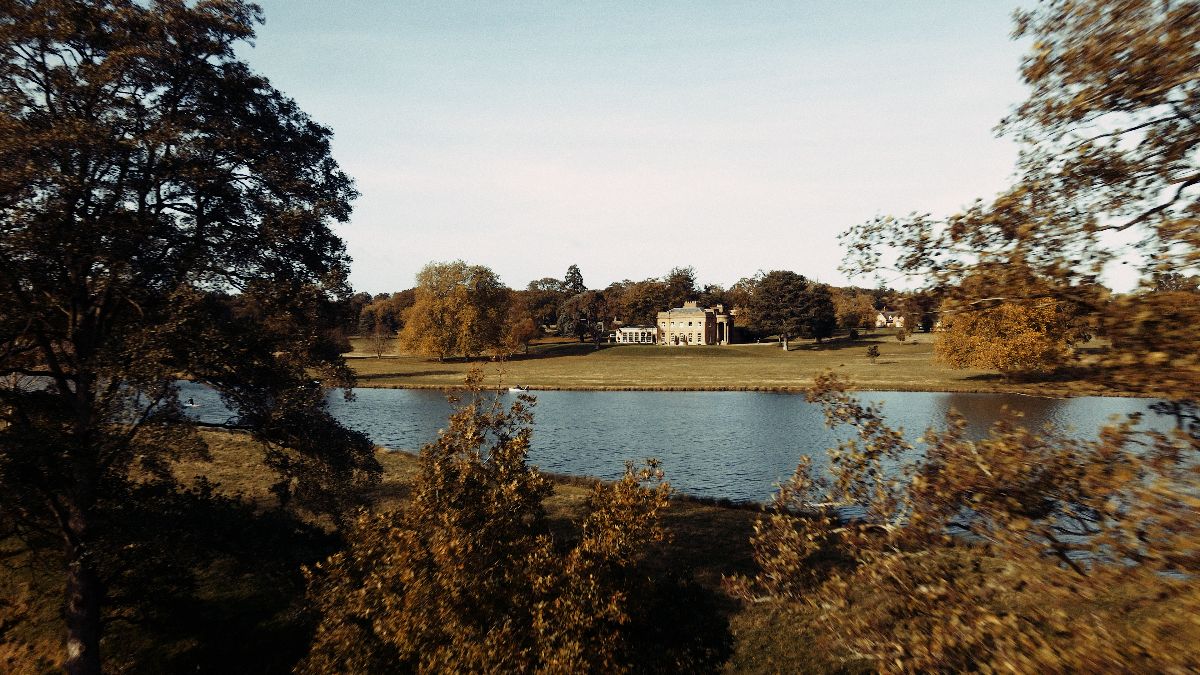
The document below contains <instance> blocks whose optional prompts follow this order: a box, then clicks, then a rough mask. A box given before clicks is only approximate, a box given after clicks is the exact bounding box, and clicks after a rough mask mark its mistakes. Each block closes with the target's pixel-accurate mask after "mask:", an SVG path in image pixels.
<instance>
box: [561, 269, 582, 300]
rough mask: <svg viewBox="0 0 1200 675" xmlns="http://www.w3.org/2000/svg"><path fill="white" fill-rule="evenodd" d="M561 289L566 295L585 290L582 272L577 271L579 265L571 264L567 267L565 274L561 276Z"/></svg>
mask: <svg viewBox="0 0 1200 675" xmlns="http://www.w3.org/2000/svg"><path fill="white" fill-rule="evenodd" d="M562 290H563V293H565V294H566V295H567V297H570V296H572V295H578V294H580V293H582V292H584V291H586V290H587V286H585V285H584V284H583V272H580V271H579V265H571V266H570V267H568V268H567V276H566V277H564V278H563V283H562Z"/></svg>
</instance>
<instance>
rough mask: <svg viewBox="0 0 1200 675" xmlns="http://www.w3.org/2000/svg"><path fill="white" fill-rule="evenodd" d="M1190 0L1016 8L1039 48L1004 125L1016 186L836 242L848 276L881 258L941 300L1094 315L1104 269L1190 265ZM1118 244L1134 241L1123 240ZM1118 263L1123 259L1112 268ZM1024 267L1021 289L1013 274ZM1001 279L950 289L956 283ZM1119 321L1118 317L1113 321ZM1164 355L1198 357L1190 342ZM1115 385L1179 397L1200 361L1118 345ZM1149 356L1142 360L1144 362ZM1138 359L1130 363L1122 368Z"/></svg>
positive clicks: (1194, 99) (1051, 1)
mask: <svg viewBox="0 0 1200 675" xmlns="http://www.w3.org/2000/svg"><path fill="white" fill-rule="evenodd" d="M1198 17H1200V3H1197V2H1195V1H1191V0H1189V1H1184V2H1160V1H1158V0H1048V1H1047V2H1043V3H1041V4H1040V5H1038V6H1037V7H1035V8H1034V9H1032V10H1030V11H1026V12H1021V13H1020V14H1019V15H1018V21H1017V35H1018V36H1021V37H1029V38H1032V40H1033V41H1034V45H1035V48H1034V49H1033V50H1032V51H1031V52H1030V54H1029V55H1028V56H1027V57H1026V59H1025V60H1024V62H1023V64H1022V69H1021V73H1022V76H1023V78H1024V80H1025V83H1026V84H1027V85H1029V87H1030V89H1031V93H1030V96H1029V98H1028V99H1026V101H1025V102H1023V103H1022V104H1021V105H1020V106H1019V107H1018V108H1017V109H1016V111H1015V112H1014V114H1013V115H1011V116H1010V117H1009V118H1008V119H1006V120H1004V121H1003V123H1002V125H1001V129H1002V131H1004V132H1005V133H1008V134H1010V135H1012V136H1013V137H1014V138H1015V139H1016V140H1018V141H1019V142H1020V143H1021V144H1022V150H1021V156H1020V161H1019V164H1018V166H1017V175H1016V180H1015V181H1014V182H1013V184H1012V186H1011V187H1010V188H1009V189H1007V190H1005V191H1004V192H1003V193H1002V194H1000V195H999V196H998V197H996V198H995V199H993V200H990V201H987V202H985V201H982V200H980V201H978V202H976V203H975V204H974V205H973V206H972V207H970V208H968V209H966V210H964V211H962V212H961V213H957V214H954V215H952V216H949V217H947V218H934V217H931V216H929V215H913V216H909V217H901V218H897V217H892V216H887V217H881V218H877V219H874V220H872V221H869V222H867V223H863V224H861V225H858V226H856V227H854V228H852V229H851V230H850V231H849V232H848V233H847V234H846V235H844V236H845V241H846V243H847V245H848V248H849V252H850V254H849V255H848V256H847V261H846V271H847V272H849V273H852V274H857V273H869V272H874V271H877V270H880V269H882V268H883V267H884V266H887V265H888V264H889V262H890V261H889V260H888V259H887V258H888V257H890V255H891V254H892V253H895V254H896V255H897V259H896V261H895V266H896V267H897V268H898V269H899V270H900V271H901V272H903V273H906V274H908V275H910V276H911V277H912V278H914V279H919V280H921V282H922V283H923V284H924V285H925V286H926V287H927V288H930V289H935V290H938V291H940V292H943V293H946V294H947V297H948V298H949V299H951V300H960V301H962V302H964V303H973V304H974V305H975V306H979V307H987V306H991V305H993V304H994V303H996V302H999V301H1000V300H1015V299H1036V298H1040V297H1053V298H1055V299H1057V300H1059V301H1062V302H1068V303H1072V304H1076V305H1078V306H1079V308H1080V311H1085V312H1088V313H1090V314H1092V315H1095V316H1105V315H1107V313H1109V312H1111V311H1118V310H1121V309H1123V308H1124V304H1123V303H1114V304H1111V305H1110V304H1108V303H1106V302H1104V297H1103V296H1104V294H1103V293H1098V292H1097V288H1098V285H1099V282H1100V281H1101V280H1102V275H1103V274H1104V270H1105V268H1106V266H1107V265H1109V264H1110V263H1114V264H1115V261H1117V260H1118V259H1121V258H1125V257H1129V256H1133V257H1134V259H1135V260H1140V262H1138V264H1137V265H1138V270H1139V271H1140V273H1141V276H1142V278H1143V280H1144V281H1146V282H1147V285H1151V284H1152V280H1153V278H1154V275H1155V274H1159V275H1162V274H1182V275H1185V276H1186V275H1190V274H1194V273H1195V272H1196V269H1197V265H1200V227H1198V226H1197V222H1198V219H1200V202H1197V196H1198V195H1200V153H1198V152H1197V149H1198V148H1200V18H1198ZM1120 241H1131V242H1133V243H1132V244H1130V245H1128V246H1126V245H1122V244H1118V242H1120ZM1123 262H1128V261H1123ZM1013 269H1016V270H1029V271H1031V272H1032V274H1028V275H1025V276H1026V278H1027V279H1031V280H1036V282H1035V283H1021V281H1020V279H1018V278H1016V275H1014V274H1013V273H1012V270H1013ZM971 276H976V277H978V276H986V277H991V278H994V279H996V280H997V282H998V283H995V284H992V286H991V290H994V291H995V293H993V294H988V295H979V294H978V293H977V291H979V290H981V287H980V286H979V285H974V286H973V287H971V288H970V289H968V290H965V291H964V290H959V289H960V288H961V287H962V283H963V281H964V280H965V279H967V278H968V277H971ZM1112 321H1113V322H1115V323H1120V319H1117V318H1113V319H1112ZM1179 337H1180V338H1181V339H1183V340H1185V343H1184V344H1180V345H1179V346H1178V348H1176V349H1175V350H1174V351H1176V352H1179V353H1183V352H1186V351H1189V350H1190V351H1192V352H1195V351H1196V350H1195V349H1194V347H1195V346H1196V341H1197V337H1196V335H1195V333H1194V332H1193V333H1192V335H1191V336H1183V335H1180V336H1179ZM1113 356H1114V357H1115V358H1114V359H1112V363H1111V364H1110V365H1119V366H1121V367H1120V368H1118V369H1115V370H1113V371H1111V373H1110V375H1111V377H1112V378H1113V381H1114V383H1115V384H1118V385H1119V386H1122V387H1125V388H1127V389H1129V388H1134V389H1136V388H1139V387H1142V388H1146V389H1147V390H1148V391H1149V390H1156V391H1157V392H1159V393H1167V392H1166V390H1167V389H1168V388H1170V389H1173V390H1174V391H1173V392H1171V395H1172V396H1175V395H1178V396H1185V397H1186V396H1190V395H1191V394H1192V393H1194V391H1195V387H1196V386H1197V379H1198V378H1197V375H1198V374H1200V363H1198V362H1197V361H1196V360H1194V359H1193V360H1191V361H1188V360H1186V359H1184V360H1181V361H1180V362H1179V363H1177V364H1176V365H1175V367H1174V368H1173V369H1172V370H1171V372H1170V373H1169V376H1170V380H1171V381H1170V382H1166V381H1164V380H1163V378H1162V377H1161V374H1159V375H1156V376H1150V377H1148V375H1149V373H1150V370H1148V369H1147V368H1139V367H1137V364H1138V363H1139V362H1141V361H1142V360H1143V358H1144V354H1139V353H1137V352H1134V351H1124V352H1123V353H1120V354H1117V353H1114V354H1113ZM1142 365H1151V364H1142ZM1131 366H1133V367H1131Z"/></svg>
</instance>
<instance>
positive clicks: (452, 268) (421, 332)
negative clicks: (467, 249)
mask: <svg viewBox="0 0 1200 675" xmlns="http://www.w3.org/2000/svg"><path fill="white" fill-rule="evenodd" d="M508 299H509V291H508V289H507V288H505V287H504V285H503V284H501V283H500V279H499V277H497V276H496V274H495V273H494V272H492V270H490V269H488V268H487V267H484V266H482V265H468V264H467V263H465V262H463V261H461V260H456V261H453V262H447V263H436V262H435V263H429V264H428V265H426V266H425V267H424V268H422V269H421V271H420V272H418V273H417V287H416V295H415V298H414V301H413V305H412V306H411V307H409V308H408V310H407V311H406V312H405V314H404V329H403V330H402V331H401V332H400V344H401V346H402V347H403V348H404V349H406V350H409V351H413V352H416V353H419V354H426V355H428V356H436V357H438V360H439V361H442V360H445V358H446V357H447V356H450V355H452V354H465V355H476V354H479V353H481V352H483V351H484V350H485V349H491V348H495V347H499V346H500V342H501V337H502V333H501V332H502V330H503V327H504V317H505V314H506V312H507V311H508Z"/></svg>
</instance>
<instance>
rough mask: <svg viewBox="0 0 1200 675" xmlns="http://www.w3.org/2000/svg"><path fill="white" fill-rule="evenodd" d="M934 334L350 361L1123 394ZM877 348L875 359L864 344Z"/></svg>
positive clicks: (711, 383)
mask: <svg viewBox="0 0 1200 675" xmlns="http://www.w3.org/2000/svg"><path fill="white" fill-rule="evenodd" d="M936 338H937V336H936V334H920V333H919V334H916V335H913V336H910V337H909V338H908V340H906V341H905V342H899V341H897V340H896V339H895V336H894V335H893V334H891V333H879V334H874V335H867V336H864V337H861V338H859V339H857V340H849V339H846V338H839V339H834V340H830V341H826V342H825V343H822V344H816V343H814V342H812V341H798V342H793V343H792V345H791V349H790V350H789V351H786V352H785V351H783V350H782V349H780V347H779V346H778V345H776V344H747V345H730V346H724V347H674V348H672V347H658V346H649V345H601V346H600V349H598V350H597V349H596V348H595V347H594V346H593V345H591V344H580V343H578V342H565V341H553V342H545V343H542V344H535V345H533V346H532V347H531V348H530V352H529V354H518V355H516V356H513V357H512V358H510V359H507V360H505V361H503V362H497V361H493V360H491V359H487V358H482V359H448V360H447V361H445V362H439V361H438V360H437V359H431V358H428V357H424V356H415V355H410V354H403V353H398V352H396V351H395V349H394V348H393V349H392V350H391V351H390V352H388V353H385V354H384V355H383V356H382V357H379V356H375V355H374V354H371V353H369V352H368V351H366V350H367V344H366V341H365V340H353V341H352V342H353V344H354V347H355V349H354V351H353V352H351V353H350V354H349V355H348V357H349V359H348V360H349V362H350V364H351V366H352V367H353V368H354V370H355V372H357V373H358V377H359V385H360V386H363V387H392V388H414V389H417V388H450V387H456V386H460V385H461V384H462V382H463V378H464V377H465V376H466V373H467V371H469V370H470V369H471V368H475V367H481V368H483V370H484V372H485V374H486V375H487V376H488V381H489V382H494V381H496V378H497V377H502V379H503V382H504V383H505V384H507V385H512V384H520V385H524V386H527V387H531V388H533V389H584V390H625V389H643V390H693V391H694V390H701V391H703V390H733V391H800V390H802V389H804V388H805V387H807V386H808V385H809V384H811V382H812V378H813V377H814V376H815V375H817V374H818V373H821V372H824V371H827V370H832V371H835V372H837V373H840V374H842V375H845V376H847V377H849V378H850V379H851V380H852V381H853V382H854V385H855V387H856V388H858V389H861V390H881V391H882V390H889V391H954V392H1020V393H1029V394H1039V395H1050V396H1068V395H1080V394H1120V393H1121V392H1114V391H1111V390H1107V389H1105V388H1103V387H1100V386H1097V385H1094V384H1092V383H1090V382H1088V381H1086V380H1085V379H1079V378H1078V377H1067V378H1059V379H1056V380H1054V381H1043V382H1006V381H1004V379H1003V378H1002V377H1001V376H1000V374H999V373H995V372H990V371H983V370H955V369H953V368H950V367H948V366H946V365H944V364H941V363H939V362H937V361H936V360H934V358H933V342H934V340H935V339H936ZM872 345H875V346H877V347H879V351H880V355H879V357H878V358H877V359H876V360H875V362H873V363H872V361H871V360H870V359H869V358H868V357H867V354H866V352H867V349H868V347H870V346H872Z"/></svg>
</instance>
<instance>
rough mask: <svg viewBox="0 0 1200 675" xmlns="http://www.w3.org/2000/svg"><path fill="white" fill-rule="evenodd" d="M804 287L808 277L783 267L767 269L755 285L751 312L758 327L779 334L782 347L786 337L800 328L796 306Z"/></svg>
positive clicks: (801, 328)
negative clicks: (780, 268)
mask: <svg viewBox="0 0 1200 675" xmlns="http://www.w3.org/2000/svg"><path fill="white" fill-rule="evenodd" d="M807 289H808V279H805V278H804V277H803V276H800V275H799V274H796V273H795V272H789V271H787V270H773V271H771V272H767V273H766V274H764V275H763V276H762V278H761V279H759V281H758V283H757V284H756V286H755V289H754V295H753V296H752V298H751V303H752V304H751V312H752V313H753V315H754V318H755V320H756V321H757V323H758V327H759V328H760V329H762V330H765V331H769V332H773V333H777V334H778V335H779V341H780V343H782V345H783V349H784V351H787V348H788V338H789V337H790V336H793V335H799V334H800V331H801V330H803V324H802V321H801V317H800V314H799V308H800V307H801V305H802V304H803V302H804V291H805V290H807Z"/></svg>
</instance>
